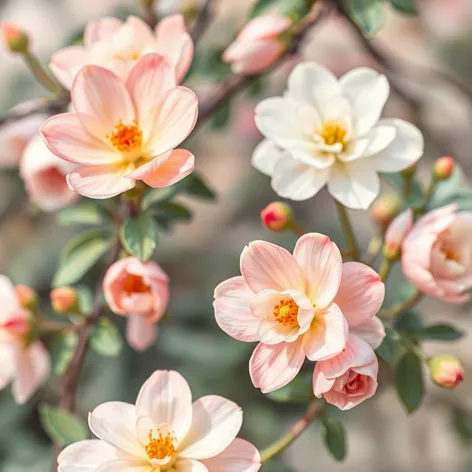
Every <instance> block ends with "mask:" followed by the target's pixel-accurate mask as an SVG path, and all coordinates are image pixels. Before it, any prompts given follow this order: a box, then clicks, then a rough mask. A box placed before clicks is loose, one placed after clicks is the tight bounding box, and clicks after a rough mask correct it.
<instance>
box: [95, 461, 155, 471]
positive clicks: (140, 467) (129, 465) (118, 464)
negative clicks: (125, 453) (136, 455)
mask: <svg viewBox="0 0 472 472" xmlns="http://www.w3.org/2000/svg"><path fill="white" fill-rule="evenodd" d="M153 471H155V469H154V467H152V466H151V465H150V464H149V463H148V462H147V461H135V460H126V459H116V460H113V461H109V462H105V463H103V464H102V465H101V466H100V467H98V468H97V469H96V471H95V472H153Z"/></svg>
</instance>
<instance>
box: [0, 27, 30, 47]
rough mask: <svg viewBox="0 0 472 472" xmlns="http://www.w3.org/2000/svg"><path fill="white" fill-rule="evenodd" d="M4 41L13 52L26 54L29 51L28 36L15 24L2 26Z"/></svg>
mask: <svg viewBox="0 0 472 472" xmlns="http://www.w3.org/2000/svg"><path fill="white" fill-rule="evenodd" d="M0 28H1V30H2V34H3V41H4V42H5V44H6V45H7V47H8V48H9V49H10V51H11V52H18V53H25V52H27V51H28V49H29V38H28V35H27V34H26V33H25V32H24V31H22V30H21V29H20V28H19V27H18V26H17V25H15V24H14V23H8V22H4V23H2V24H1V26H0Z"/></svg>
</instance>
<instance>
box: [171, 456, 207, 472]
mask: <svg viewBox="0 0 472 472" xmlns="http://www.w3.org/2000/svg"><path fill="white" fill-rule="evenodd" d="M175 470H176V472H209V471H208V469H207V467H206V465H205V464H203V462H200V461H196V460H193V459H183V460H179V461H177V462H176V463H175Z"/></svg>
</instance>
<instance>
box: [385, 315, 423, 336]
mask: <svg viewBox="0 0 472 472" xmlns="http://www.w3.org/2000/svg"><path fill="white" fill-rule="evenodd" d="M393 326H394V328H395V329H396V330H397V331H398V332H399V333H401V334H403V335H407V336H412V337H416V336H418V335H419V333H421V332H422V331H423V329H424V323H423V320H422V319H421V317H420V314H419V313H418V312H416V311H413V310H411V311H405V312H403V313H400V314H399V315H398V316H397V317H396V318H395V320H394V322H393Z"/></svg>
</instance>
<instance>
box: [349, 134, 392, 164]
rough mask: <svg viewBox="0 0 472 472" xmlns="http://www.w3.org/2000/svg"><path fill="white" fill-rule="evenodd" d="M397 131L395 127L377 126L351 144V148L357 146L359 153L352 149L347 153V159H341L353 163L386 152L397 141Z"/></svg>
mask: <svg viewBox="0 0 472 472" xmlns="http://www.w3.org/2000/svg"><path fill="white" fill-rule="evenodd" d="M396 134H397V130H396V128H395V127H394V126H375V127H374V128H372V129H370V130H369V131H368V132H367V133H366V134H365V135H364V136H362V138H359V139H358V140H356V141H353V142H350V143H349V147H350V148H351V149H354V148H355V147H356V144H359V146H357V148H358V149H356V151H357V152H355V151H354V152H352V154H351V152H350V151H351V149H349V150H348V152H347V153H346V154H347V155H346V157H341V159H342V161H343V162H351V161H353V160H355V159H358V158H360V157H368V156H372V155H374V154H377V153H378V152H380V151H382V150H384V149H385V148H386V147H387V146H388V145H389V144H391V143H392V141H393V140H394V139H395V135H396Z"/></svg>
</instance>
